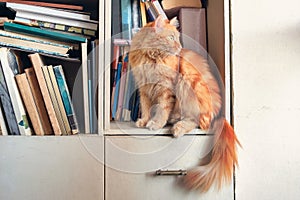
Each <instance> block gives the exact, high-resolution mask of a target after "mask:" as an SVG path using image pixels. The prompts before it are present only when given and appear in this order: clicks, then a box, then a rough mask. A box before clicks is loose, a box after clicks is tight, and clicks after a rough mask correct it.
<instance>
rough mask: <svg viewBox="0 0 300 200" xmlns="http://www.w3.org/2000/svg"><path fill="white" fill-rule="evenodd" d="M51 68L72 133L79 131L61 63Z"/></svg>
mask: <svg viewBox="0 0 300 200" xmlns="http://www.w3.org/2000/svg"><path fill="white" fill-rule="evenodd" d="M53 70H54V73H55V77H56V81H57V85H58V87H59V91H60V95H61V97H62V100H63V104H64V108H65V111H66V114H67V116H68V121H69V124H70V126H71V129H72V133H73V134H77V133H78V132H79V129H78V123H77V118H76V114H75V111H74V108H73V103H72V100H71V96H70V92H69V89H68V85H67V82H66V79H65V75H64V72H63V69H62V66H61V65H58V66H55V67H53Z"/></svg>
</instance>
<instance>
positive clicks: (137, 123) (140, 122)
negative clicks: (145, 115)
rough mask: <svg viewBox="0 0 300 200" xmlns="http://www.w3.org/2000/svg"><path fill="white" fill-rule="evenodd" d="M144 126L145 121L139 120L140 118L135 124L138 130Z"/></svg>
mask: <svg viewBox="0 0 300 200" xmlns="http://www.w3.org/2000/svg"><path fill="white" fill-rule="evenodd" d="M146 124H147V120H145V119H140V118H139V119H138V120H137V121H136V122H135V125H136V127H138V128H142V127H145V126H146Z"/></svg>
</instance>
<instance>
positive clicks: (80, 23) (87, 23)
mask: <svg viewBox="0 0 300 200" xmlns="http://www.w3.org/2000/svg"><path fill="white" fill-rule="evenodd" d="M16 17H22V18H27V19H35V20H40V21H46V22H52V23H60V24H65V25H68V26H76V27H82V28H87V29H92V30H97V29H98V21H95V20H74V19H68V18H61V17H56V16H50V15H45V14H39V13H32V12H27V11H23V10H18V12H17V13H16Z"/></svg>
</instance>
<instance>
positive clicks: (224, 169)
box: [129, 17, 239, 191]
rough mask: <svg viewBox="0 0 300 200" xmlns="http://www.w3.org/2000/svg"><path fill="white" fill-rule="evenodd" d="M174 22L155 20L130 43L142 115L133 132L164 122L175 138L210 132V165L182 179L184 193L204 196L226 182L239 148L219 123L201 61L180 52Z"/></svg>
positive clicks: (216, 92) (217, 101)
mask: <svg viewBox="0 0 300 200" xmlns="http://www.w3.org/2000/svg"><path fill="white" fill-rule="evenodd" d="M175 20H176V19H174V20H171V21H170V22H168V21H165V20H163V19H162V18H161V17H158V19H157V20H156V21H155V22H152V23H149V24H147V25H146V26H145V27H144V28H142V29H141V31H139V32H138V33H137V34H136V35H135V37H134V38H133V40H132V44H131V50H130V53H129V62H130V64H131V66H132V70H133V74H134V78H135V81H136V84H137V87H138V88H139V91H140V100H141V113H142V116H141V118H140V119H138V120H137V122H136V126H138V127H148V128H149V129H151V130H156V129H160V128H162V127H164V126H165V125H166V124H167V123H168V122H169V123H172V124H173V127H172V128H171V133H172V134H173V135H174V136H175V137H179V136H181V135H183V134H185V133H188V132H189V131H191V130H192V129H194V128H196V127H200V128H201V129H203V130H208V129H209V128H211V129H212V130H214V131H215V144H214V147H213V150H212V159H211V161H210V162H209V163H208V164H207V165H205V166H199V167H196V168H194V169H191V170H190V171H188V173H187V175H186V176H185V178H184V180H185V183H186V186H187V187H189V188H192V189H200V190H201V191H207V190H208V189H209V188H210V187H211V185H212V184H213V183H214V182H215V181H216V183H217V185H218V186H219V188H220V187H221V185H222V183H223V182H230V181H231V178H232V173H233V167H234V165H237V155H236V144H239V142H238V140H237V138H236V136H235V134H234V131H233V129H232V127H231V126H230V125H229V123H228V122H227V121H226V120H225V119H224V118H223V117H220V111H221V109H222V98H221V91H220V88H219V85H218V82H217V81H216V79H215V78H214V76H213V74H212V73H211V71H210V67H209V65H208V64H207V61H206V60H205V59H204V58H203V57H201V56H200V55H198V54H197V53H194V52H192V51H190V50H187V49H182V47H181V45H180V41H179V33H178V31H177V30H176V27H175V26H174V24H175V23H176V21H175ZM220 127H221V128H220Z"/></svg>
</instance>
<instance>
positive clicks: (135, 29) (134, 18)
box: [131, 0, 141, 35]
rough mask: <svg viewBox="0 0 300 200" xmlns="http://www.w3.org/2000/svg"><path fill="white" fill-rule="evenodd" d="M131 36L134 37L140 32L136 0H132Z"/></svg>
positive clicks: (139, 17)
mask: <svg viewBox="0 0 300 200" xmlns="http://www.w3.org/2000/svg"><path fill="white" fill-rule="evenodd" d="M131 10H132V35H135V34H136V33H137V32H138V31H139V30H140V24H141V23H140V21H141V15H140V13H139V11H140V9H139V2H138V0H132V9H131Z"/></svg>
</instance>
